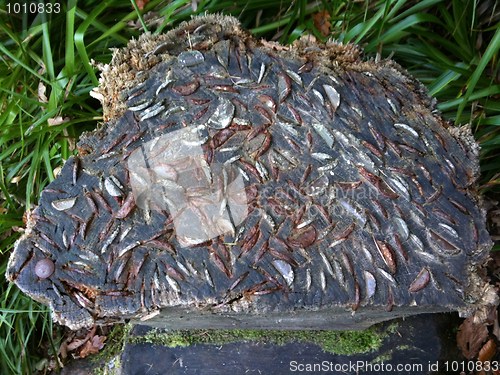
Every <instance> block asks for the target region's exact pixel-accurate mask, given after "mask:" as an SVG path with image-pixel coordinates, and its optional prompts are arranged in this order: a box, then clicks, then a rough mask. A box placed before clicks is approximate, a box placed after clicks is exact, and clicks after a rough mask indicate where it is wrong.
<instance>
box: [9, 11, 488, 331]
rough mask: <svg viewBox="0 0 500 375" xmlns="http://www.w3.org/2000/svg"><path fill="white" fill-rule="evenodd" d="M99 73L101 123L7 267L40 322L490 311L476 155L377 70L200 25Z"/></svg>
mask: <svg viewBox="0 0 500 375" xmlns="http://www.w3.org/2000/svg"><path fill="white" fill-rule="evenodd" d="M102 70H103V72H102V78H101V83H100V86H99V88H98V89H97V90H96V91H94V93H93V94H94V96H96V97H97V98H99V99H100V100H101V101H102V104H103V107H104V116H105V121H106V122H105V123H104V124H103V125H102V126H100V127H99V128H98V129H97V130H95V131H93V132H91V133H87V134H84V135H83V136H82V138H81V140H80V141H79V144H78V148H79V155H78V156H75V157H71V158H70V159H69V160H68V161H67V162H66V164H65V165H64V168H63V169H62V172H61V173H60V175H59V176H58V177H57V179H56V180H54V181H53V182H52V183H50V184H49V185H48V186H47V188H46V189H45V190H44V192H43V193H42V195H41V198H40V203H39V206H38V207H36V208H35V209H34V210H33V211H31V212H30V215H29V218H28V223H27V229H26V232H25V234H24V235H23V236H22V238H21V239H20V240H19V241H18V242H17V244H16V247H15V250H14V252H13V254H12V256H11V259H10V262H9V266H8V270H7V277H8V279H9V280H11V281H13V282H15V283H16V284H17V285H18V286H19V288H21V289H22V290H23V291H24V292H25V293H26V294H28V295H29V296H31V297H32V298H33V299H35V300H37V301H41V302H42V303H45V304H48V305H49V306H50V308H51V310H52V312H53V317H54V319H55V321H57V322H58V323H61V324H64V325H67V326H68V327H70V328H72V329H78V328H80V327H88V326H91V325H93V324H95V323H98V324H107V323H114V322H119V321H123V320H124V319H135V320H137V319H139V320H142V321H145V322H146V323H147V324H155V325H161V326H164V327H175V328H203V327H207V328H217V327H221V328H227V327H240V328H241V327H248V328H283V329H308V328H310V329H361V328H365V327H367V326H369V325H371V324H373V323H376V322H379V321H383V320H387V319H391V318H395V317H400V316H403V315H411V314H418V313H421V312H440V311H457V310H458V311H460V312H462V314H464V315H468V314H469V315H470V314H472V313H474V312H476V313H478V316H479V318H480V317H481V313H482V314H483V315H484V308H485V307H486V306H488V305H492V304H495V303H496V295H495V292H494V290H493V287H492V286H490V285H489V284H488V283H487V282H486V281H485V280H483V278H482V276H481V275H482V266H483V265H484V263H485V262H486V260H487V257H488V251H489V249H490V248H491V241H490V238H489V235H488V232H487V230H486V227H485V213H484V210H483V209H482V207H481V199H480V197H479V196H478V193H477V191H476V190H475V187H474V183H475V181H476V178H477V176H478V173H479V168H478V145H477V144H476V143H475V141H474V139H473V137H472V135H471V134H470V130H469V129H468V128H454V127H451V126H450V125H449V124H447V123H446V122H445V121H444V120H443V119H442V118H441V117H440V116H439V115H438V113H437V111H436V110H435V108H434V103H433V101H432V99H430V98H429V97H428V96H427V94H426V92H425V89H424V88H423V86H422V85H421V84H420V83H419V82H417V81H416V80H415V79H413V78H412V77H410V76H409V75H408V74H407V73H406V72H404V71H403V70H402V69H401V68H400V67H399V66H397V65H396V64H395V63H394V62H392V61H382V62H374V61H363V60H362V59H361V57H360V50H359V49H358V48H357V47H355V46H353V45H341V44H337V43H333V42H331V43H327V44H326V45H321V44H316V43H314V42H311V41H308V39H307V38H305V39H302V40H300V41H298V42H296V43H295V44H294V45H292V46H281V45H279V44H277V43H271V42H266V41H258V40H256V39H254V38H253V37H251V36H250V35H249V34H248V33H247V32H245V31H243V30H242V29H241V28H240V26H239V23H238V21H237V20H235V19H233V18H230V17H223V16H205V17H200V18H195V19H193V20H192V21H190V22H187V23H184V24H182V25H180V27H178V28H176V29H174V30H172V31H170V32H169V33H167V34H165V35H160V36H151V35H144V36H142V37H141V38H139V40H137V41H131V42H130V43H129V45H128V47H127V48H125V49H123V50H118V51H116V52H115V53H114V57H113V60H112V62H111V63H110V64H109V65H106V66H104V67H102Z"/></svg>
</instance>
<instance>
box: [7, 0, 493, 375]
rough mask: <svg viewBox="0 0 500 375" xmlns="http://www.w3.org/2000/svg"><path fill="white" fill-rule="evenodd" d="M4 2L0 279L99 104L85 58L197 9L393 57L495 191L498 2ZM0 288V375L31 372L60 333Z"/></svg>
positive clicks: (275, 33)
mask: <svg viewBox="0 0 500 375" xmlns="http://www.w3.org/2000/svg"><path fill="white" fill-rule="evenodd" d="M52 2H53V3H54V2H55V1H54V0H53V1H52ZM11 3H12V2H11ZM193 4H196V10H194V9H193ZM6 5H7V1H5V0H0V108H1V110H0V254H1V255H0V256H1V260H0V271H1V273H2V274H3V273H4V271H5V267H6V262H7V259H8V256H9V253H10V251H11V250H12V248H13V245H14V242H15V240H16V239H17V238H18V237H19V236H20V230H21V229H20V228H22V227H23V221H22V216H23V213H24V212H25V210H26V209H28V208H30V207H32V206H33V205H34V204H36V202H37V201H38V198H39V195H40V192H41V190H42V189H43V187H44V186H46V185H47V184H48V183H49V182H50V181H51V180H53V179H54V175H55V173H56V171H57V169H58V168H59V167H60V166H61V165H62V164H63V163H64V161H65V160H66V159H67V158H68V157H69V156H70V155H71V154H73V153H74V152H75V140H77V139H78V136H79V135H80V134H81V133H82V132H83V131H86V130H90V129H93V128H94V127H95V126H96V124H97V123H98V122H99V121H100V120H101V118H102V112H101V108H100V106H99V103H98V102H97V101H96V100H95V99H93V98H91V97H90V95H89V92H90V90H91V89H92V88H93V87H94V86H96V85H97V84H98V73H97V72H96V69H95V67H94V65H93V64H92V61H96V62H108V61H109V60H110V58H111V51H110V48H114V47H122V46H124V45H125V44H126V42H127V40H129V39H130V38H132V37H137V36H138V35H139V34H140V33H141V32H142V31H141V30H140V28H141V27H143V28H147V29H148V30H149V31H150V32H154V33H159V32H163V31H166V30H168V29H170V28H171V27H172V26H175V25H176V24H178V23H179V22H180V21H182V20H186V19H189V18H190V16H191V15H193V14H203V13H204V12H210V13H214V12H222V13H225V14H231V15H234V16H236V17H237V18H238V19H240V20H241V22H242V24H243V25H244V27H246V28H248V29H250V30H251V31H252V33H254V34H255V35H256V36H258V37H265V38H268V39H275V40H279V41H280V42H282V43H291V42H293V41H294V40H296V39H297V38H299V37H300V36H301V35H303V34H305V33H308V34H313V35H315V36H316V37H317V38H318V39H322V40H324V39H327V37H325V36H324V35H322V34H321V32H320V30H318V29H316V27H315V24H314V21H313V17H312V16H313V15H314V14H316V13H318V12H319V11H324V10H326V11H327V13H328V14H329V15H330V22H331V34H330V35H329V36H328V37H334V38H336V39H338V40H340V41H343V42H354V43H358V44H360V45H361V46H362V47H363V48H364V49H365V53H366V56H367V57H370V58H386V57H392V58H393V59H394V60H396V61H397V62H398V63H399V64H400V65H402V66H403V67H405V68H406V69H407V70H408V71H410V72H411V74H413V75H414V76H416V77H417V78H418V79H420V80H421V81H422V82H423V83H424V84H425V85H426V86H427V88H428V89H429V92H430V94H431V95H433V96H435V97H436V98H437V99H438V101H439V105H438V108H439V109H440V110H441V111H442V113H443V115H444V117H446V118H447V119H449V120H450V121H451V122H453V123H455V124H470V125H471V126H472V129H473V131H474V134H475V137H476V139H477V140H478V141H479V142H480V144H481V147H482V151H481V171H482V174H481V179H480V184H479V189H480V191H481V192H482V193H484V194H485V195H486V196H487V197H489V198H491V199H498V197H499V193H500V158H499V156H500V101H499V98H500V71H499V66H500V63H499V53H498V51H499V48H500V28H499V25H500V23H499V20H500V13H499V12H500V10H499V9H498V8H497V6H498V3H497V2H496V1H495V0H475V1H474V0H451V1H450V0H446V1H445V0H423V1H408V0H385V1H371V0H365V1H363V0H361V1H360V0H358V1H338V0H337V1H306V0H295V1H291V0H253V1H250V0H244V1H232V0H231V1H229V0H199V1H191V0H172V1H164V0H151V1H149V2H148V3H147V4H146V6H145V9H144V10H143V11H141V10H139V9H138V7H137V6H135V5H134V4H133V3H128V2H124V1H118V0H98V1H97V0H88V1H80V2H78V4H77V2H76V0H67V1H64V2H61V3H60V5H61V13H59V14H55V13H52V14H45V15H42V14H40V15H38V16H37V17H36V18H35V17H34V16H33V15H28V14H13V13H8V12H7V7H6ZM148 12H154V13H148ZM151 15H153V19H155V20H156V21H157V22H156V23H154V24H152V23H151V17H150V16H151ZM496 250H498V247H497V248H496ZM0 290H1V292H2V293H1V297H0V373H2V374H11V373H26V374H31V373H33V372H35V370H36V367H37V364H38V365H40V364H43V363H44V362H40V361H41V360H43V359H44V358H47V357H48V356H54V354H55V353H56V352H57V348H58V340H59V339H58V337H59V335H60V332H59V331H58V330H57V329H55V327H54V326H53V325H52V323H51V320H50V319H49V317H48V312H47V309H46V308H45V307H42V306H40V305H38V304H37V303H35V302H33V301H31V300H30V299H28V298H27V297H25V296H24V295H23V294H21V293H20V292H19V291H18V290H17V289H16V288H15V287H13V286H11V285H9V284H8V283H6V282H2V283H1V284H0ZM40 343H42V344H43V345H42V350H39V349H38V348H39V345H40Z"/></svg>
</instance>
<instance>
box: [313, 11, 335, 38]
mask: <svg viewBox="0 0 500 375" xmlns="http://www.w3.org/2000/svg"><path fill="white" fill-rule="evenodd" d="M313 22H314V26H315V27H316V29H318V31H319V32H320V34H321V35H323V36H328V35H330V27H331V26H332V24H331V23H330V13H328V11H327V10H323V11H321V12H318V13H315V14H313Z"/></svg>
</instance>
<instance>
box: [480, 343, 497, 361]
mask: <svg viewBox="0 0 500 375" xmlns="http://www.w3.org/2000/svg"><path fill="white" fill-rule="evenodd" d="M496 352H497V345H496V344H495V340H494V339H489V340H488V341H487V342H486V344H484V345H483V347H482V348H481V350H480V351H479V355H478V356H477V359H478V361H481V362H489V361H490V360H491V359H492V358H493V356H494V355H495V354H496Z"/></svg>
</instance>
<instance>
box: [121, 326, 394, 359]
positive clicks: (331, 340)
mask: <svg viewBox="0 0 500 375" xmlns="http://www.w3.org/2000/svg"><path fill="white" fill-rule="evenodd" d="M388 334H389V333H388V332H387V331H386V330H382V329H380V328H377V327H372V328H369V329H367V330H364V331H269V330H179V331H165V330H158V329H153V330H151V331H150V332H149V333H147V334H146V335H145V336H141V337H131V338H130V342H131V343H144V342H146V343H151V344H155V345H163V346H167V347H179V346H181V347H184V346H188V345H194V344H212V345H222V344H225V343H230V342H238V341H256V342H262V343H273V344H276V345H285V344H287V343H290V342H309V343H313V344H316V345H318V346H320V347H321V348H322V349H323V350H324V351H326V352H331V353H335V354H344V355H352V354H357V353H366V352H370V351H374V350H377V349H378V348H380V346H381V345H382V341H383V339H384V338H385V337H386V336H387V335H388Z"/></svg>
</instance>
